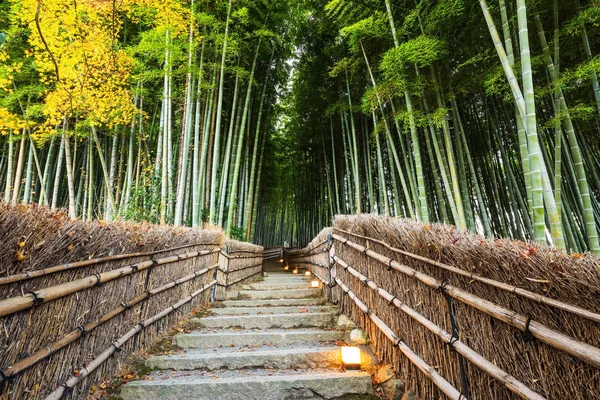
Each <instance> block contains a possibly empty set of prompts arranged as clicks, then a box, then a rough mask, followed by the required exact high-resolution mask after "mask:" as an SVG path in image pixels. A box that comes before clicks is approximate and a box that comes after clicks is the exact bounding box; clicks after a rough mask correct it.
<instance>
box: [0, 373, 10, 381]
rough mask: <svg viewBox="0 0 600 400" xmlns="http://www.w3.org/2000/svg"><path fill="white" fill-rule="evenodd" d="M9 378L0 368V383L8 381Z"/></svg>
mask: <svg viewBox="0 0 600 400" xmlns="http://www.w3.org/2000/svg"><path fill="white" fill-rule="evenodd" d="M9 379H10V377H9V376H6V374H5V373H4V371H2V370H0V384H2V383H4V382H6V381H8V380H9Z"/></svg>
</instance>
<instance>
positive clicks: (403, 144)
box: [0, 0, 600, 253]
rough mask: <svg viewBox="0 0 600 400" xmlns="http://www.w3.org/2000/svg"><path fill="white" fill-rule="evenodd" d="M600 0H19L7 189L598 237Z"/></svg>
mask: <svg viewBox="0 0 600 400" xmlns="http://www.w3.org/2000/svg"><path fill="white" fill-rule="evenodd" d="M599 10H600V4H599V3H598V1H597V0H573V1H569V2H559V1H558V0H535V1H527V2H526V1H525V0H488V1H486V0H420V1H418V0H417V1H414V0H410V1H405V0H332V1H326V0H299V1H293V2H292V1H284V0H274V1H267V0H254V1H250V0H236V1H233V0H222V1H207V0H189V1H182V0H161V1H156V0H124V1H121V2H117V3H115V2H109V1H98V0H83V1H79V2H77V3H73V2H71V1H66V0H46V1H44V2H41V1H39V0H22V1H16V0H11V1H8V2H3V3H2V4H0V31H1V32H2V33H1V34H0V90H1V93H2V95H1V96H0V133H1V136H0V191H2V192H3V200H4V201H5V202H13V203H18V202H22V203H30V202H36V203H40V204H47V205H49V206H51V207H52V208H60V207H64V208H68V213H69V215H70V216H71V217H79V218H83V219H94V218H97V219H107V220H108V219H114V218H118V219H130V220H137V221H149V222H157V223H169V224H171V223H172V224H175V225H191V226H199V225H202V224H204V223H212V224H216V225H220V226H223V227H224V228H225V229H226V230H227V231H228V232H229V233H230V235H231V236H234V237H237V238H242V239H245V240H249V241H253V242H255V243H259V244H264V245H267V246H270V245H275V244H277V245H278V244H281V243H282V242H283V241H286V242H289V243H290V244H292V245H303V244H306V243H307V242H308V241H309V240H310V239H312V238H313V237H314V236H315V235H316V234H317V233H318V232H319V231H320V230H321V228H322V227H323V226H327V225H330V224H331V221H332V218H333V216H334V215H336V214H359V213H378V214H382V215H392V216H403V217H408V218H413V219H418V220H420V221H423V222H425V223H433V222H443V223H448V224H454V225H456V226H457V227H459V228H462V229H467V230H471V231H473V232H478V233H481V234H485V235H486V236H488V237H511V238H515V239H520V240H534V241H537V242H545V243H548V244H551V245H553V246H555V247H557V248H559V249H565V250H568V251H572V252H584V251H591V252H594V253H599V252H600V243H599V239H598V219H599V217H600V215H599V213H600V207H599V203H598V198H599V197H598V196H599V191H600V177H599V172H598V171H599V170H600V168H599V166H600V147H599V142H598V137H599V135H598V130H599V123H600V85H599V83H598V69H599V65H600V64H599V62H598V57H596V55H595V52H596V51H598V47H599V45H600V37H599V34H600V31H599V28H598V27H599V23H600V11H599Z"/></svg>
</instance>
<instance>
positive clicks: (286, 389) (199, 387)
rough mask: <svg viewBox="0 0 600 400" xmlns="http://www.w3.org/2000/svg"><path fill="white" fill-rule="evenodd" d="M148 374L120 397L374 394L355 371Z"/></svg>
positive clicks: (256, 399) (257, 399)
mask: <svg viewBox="0 0 600 400" xmlns="http://www.w3.org/2000/svg"><path fill="white" fill-rule="evenodd" d="M151 377H152V380H140V381H134V382H130V383H128V384H126V385H125V386H123V388H122V389H121V395H120V396H121V397H122V398H123V399H124V400H158V399H161V400H192V399H196V400H203V399H207V400H217V399H222V400H281V399H340V398H343V399H347V400H350V399H365V398H367V396H369V395H371V396H372V395H373V394H374V393H373V387H372V384H371V375H370V374H368V373H366V372H355V371H348V372H332V371H273V370H259V371H254V372H253V373H252V374H250V373H249V372H246V371H240V372H234V371H224V372H223V373H218V374H217V373H214V374H206V373H201V372H183V373H178V374H177V373H175V374H173V373H171V374H164V373H163V374H154V375H151ZM373 398H376V397H373Z"/></svg>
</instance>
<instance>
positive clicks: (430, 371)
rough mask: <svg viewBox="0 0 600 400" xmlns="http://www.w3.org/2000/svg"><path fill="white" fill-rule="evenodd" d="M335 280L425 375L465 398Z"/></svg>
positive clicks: (449, 393)
mask: <svg viewBox="0 0 600 400" xmlns="http://www.w3.org/2000/svg"><path fill="white" fill-rule="evenodd" d="M335 281H336V282H337V284H338V285H339V286H340V288H341V289H342V290H343V292H344V293H345V294H346V295H348V297H350V298H351V299H352V300H354V302H355V303H356V305H357V306H358V308H360V309H361V310H362V311H363V312H364V313H365V314H366V315H367V316H368V317H369V318H370V319H371V321H373V323H375V325H376V326H377V328H379V330H380V331H381V332H382V333H383V334H384V335H385V336H387V338H388V339H390V340H391V341H392V342H393V343H394V346H396V347H398V350H400V351H401V352H402V353H403V354H404V355H405V356H406V357H407V358H408V359H409V360H410V361H411V362H412V363H413V364H414V365H415V366H416V367H417V368H418V369H419V370H420V371H421V372H422V373H423V374H425V376H427V377H428V378H429V379H430V380H431V381H432V382H433V384H434V385H435V386H437V387H438V388H439V389H440V390H441V391H442V392H444V393H445V394H446V396H448V397H449V398H451V399H457V400H460V399H464V398H465V397H464V396H463V395H462V394H461V393H460V392H459V391H458V390H457V389H456V388H455V387H454V386H452V384H450V382H448V381H447V380H446V379H445V378H444V377H443V376H441V375H440V374H439V373H438V372H437V371H436V370H435V369H434V368H433V367H432V366H431V365H429V364H427V363H426V362H425V360H423V359H422V358H421V357H419V356H418V355H417V354H416V353H415V352H414V351H412V350H411V348H410V347H408V346H407V345H406V343H404V342H403V341H402V340H401V339H400V338H399V337H398V336H397V335H396V334H395V333H394V331H392V329H391V328H390V327H389V326H387V325H386V324H385V322H383V321H382V320H381V319H380V318H379V317H377V315H375V314H374V313H373V311H372V310H370V309H369V307H367V305H366V304H365V303H363V302H362V301H361V300H360V299H359V298H358V297H356V295H355V294H354V293H353V292H352V291H351V290H350V289H349V288H348V286H346V285H344V283H343V282H342V281H341V280H340V279H339V278H337V277H336V278H335Z"/></svg>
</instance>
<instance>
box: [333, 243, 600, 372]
mask: <svg viewBox="0 0 600 400" xmlns="http://www.w3.org/2000/svg"><path fill="white" fill-rule="evenodd" d="M333 238H334V239H335V240H337V241H338V242H340V243H343V244H345V245H348V246H350V247H352V248H353V249H355V250H357V251H360V252H362V253H364V254H366V255H367V256H369V257H371V258H372V259H374V260H377V261H379V262H380V263H382V264H385V265H389V266H390V267H391V268H393V269H394V270H396V271H398V272H401V273H403V274H405V275H407V276H409V277H413V278H415V279H417V280H419V281H420V282H422V283H424V284H425V285H427V286H429V287H431V288H434V289H440V288H441V286H442V282H440V281H439V280H438V279H436V278H434V277H432V276H430V275H427V274H424V273H422V272H419V271H417V270H415V269H413V268H410V267H408V266H406V265H403V264H400V263H399V262H397V261H394V260H392V259H391V258H388V257H385V256H383V255H381V254H379V253H376V252H374V251H373V250H370V249H367V248H366V247H363V246H361V245H359V244H357V243H354V242H352V241H350V240H348V239H345V238H343V237H341V236H339V235H337V234H333ZM444 291H445V292H446V293H447V294H448V295H450V296H451V297H452V298H454V299H456V300H458V301H460V302H462V303H464V304H466V305H468V306H471V307H473V308H475V309H477V310H479V311H481V312H483V313H484V314H487V315H489V316H491V317H494V318H495V319H497V320H499V321H502V322H504V323H507V324H508V325H510V326H512V327H514V328H517V329H519V330H521V331H524V332H526V331H529V332H530V333H531V334H532V335H533V337H535V338H537V339H539V340H540V341H542V342H544V343H546V344H548V345H550V346H552V347H554V348H556V349H558V350H562V351H564V352H565V353H567V354H570V355H572V356H573V357H576V358H578V359H580V360H582V361H584V362H586V363H588V364H590V365H592V366H594V367H596V368H600V349H598V348H597V347H594V346H591V345H589V344H587V343H584V342H582V341H579V340H576V339H573V338H571V337H569V336H567V335H565V334H563V333H561V332H558V331H556V330H554V329H551V328H549V327H547V326H546V325H544V324H542V323H539V322H537V321H533V320H531V319H530V318H528V317H526V316H525V315H522V314H519V313H516V312H514V311H511V310H509V309H507V308H504V307H502V306H499V305H497V304H495V303H493V302H491V301H488V300H485V299H483V298H481V297H479V296H476V295H474V294H472V293H469V292H467V291H465V290H463V289H460V288H457V287H456V286H452V285H445V286H444Z"/></svg>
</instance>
